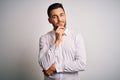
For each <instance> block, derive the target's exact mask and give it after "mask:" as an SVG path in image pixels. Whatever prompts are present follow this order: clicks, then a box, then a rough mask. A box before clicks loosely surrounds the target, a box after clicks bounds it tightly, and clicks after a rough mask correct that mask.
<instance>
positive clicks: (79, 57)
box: [55, 34, 86, 72]
mask: <svg viewBox="0 0 120 80" xmlns="http://www.w3.org/2000/svg"><path fill="white" fill-rule="evenodd" d="M75 42H76V43H75V44H76V53H75V54H76V55H75V59H74V60H73V61H70V62H68V63H64V64H56V65H55V66H56V71H57V72H78V71H83V70H85V66H86V51H85V45H84V40H83V38H82V36H81V35H80V34H79V35H77V37H76V40H75Z"/></svg>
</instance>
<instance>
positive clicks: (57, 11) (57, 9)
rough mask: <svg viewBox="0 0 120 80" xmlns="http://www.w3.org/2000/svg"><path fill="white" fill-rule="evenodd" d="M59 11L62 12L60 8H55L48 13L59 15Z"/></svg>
mask: <svg viewBox="0 0 120 80" xmlns="http://www.w3.org/2000/svg"><path fill="white" fill-rule="evenodd" d="M60 13H64V10H63V9H62V8H56V9H53V10H52V11H51V12H50V15H51V16H52V15H59V14H60Z"/></svg>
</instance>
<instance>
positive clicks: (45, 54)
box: [38, 36, 58, 70]
mask: <svg viewBox="0 0 120 80" xmlns="http://www.w3.org/2000/svg"><path fill="white" fill-rule="evenodd" d="M46 40H47V38H46V37H44V36H42V37H41V38H40V41H39V56H38V60H39V64H40V66H41V67H42V68H43V70H48V69H49V68H50V66H51V65H52V64H54V63H55V53H57V52H58V49H57V48H56V47H55V45H54V44H53V46H52V47H49V44H48V43H47V41H46Z"/></svg>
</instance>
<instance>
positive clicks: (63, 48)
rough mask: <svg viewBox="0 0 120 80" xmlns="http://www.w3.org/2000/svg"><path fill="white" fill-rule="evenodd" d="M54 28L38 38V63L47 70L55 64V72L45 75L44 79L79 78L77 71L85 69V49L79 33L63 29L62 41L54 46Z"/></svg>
mask: <svg viewBox="0 0 120 80" xmlns="http://www.w3.org/2000/svg"><path fill="white" fill-rule="evenodd" d="M55 40H56V35H55V32H54V30H52V31H50V32H48V33H47V34H44V35H42V36H41V37H40V40H39V58H38V59H39V64H40V66H41V67H42V69H43V70H47V69H48V68H49V67H50V66H51V65H52V64H55V67H56V73H54V74H52V75H51V76H49V77H48V76H45V75H44V80H80V78H79V74H78V72H79V71H83V70H85V66H86V51H85V45H84V41H83V37H82V36H81V34H79V33H76V32H74V31H72V30H68V29H66V30H65V34H64V35H63V37H62V41H61V43H60V44H59V46H58V47H56V46H55Z"/></svg>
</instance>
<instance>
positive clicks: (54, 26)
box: [52, 22, 66, 30]
mask: <svg viewBox="0 0 120 80" xmlns="http://www.w3.org/2000/svg"><path fill="white" fill-rule="evenodd" d="M52 25H53V28H54V30H56V29H57V28H58V26H56V25H54V24H52ZM63 27H64V28H66V22H65V24H64V26H63Z"/></svg>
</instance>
